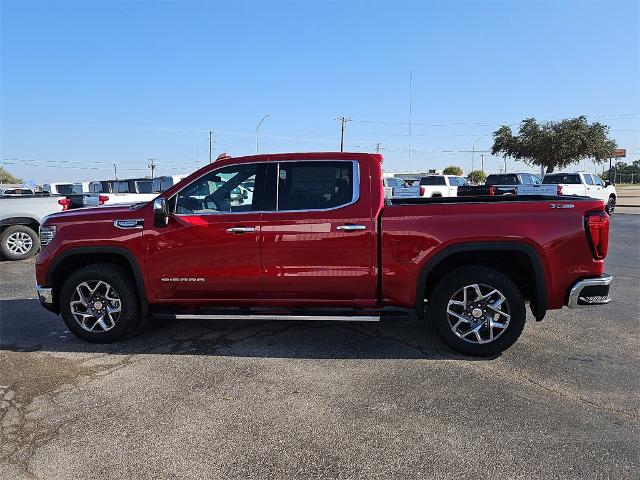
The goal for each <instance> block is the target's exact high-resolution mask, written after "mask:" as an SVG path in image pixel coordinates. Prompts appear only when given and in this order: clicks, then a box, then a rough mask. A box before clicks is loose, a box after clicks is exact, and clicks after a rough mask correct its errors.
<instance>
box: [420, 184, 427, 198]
mask: <svg viewBox="0 0 640 480" xmlns="http://www.w3.org/2000/svg"><path fill="white" fill-rule="evenodd" d="M425 190H426V189H425V188H424V186H422V185H421V186H420V196H421V197H424V192H425Z"/></svg>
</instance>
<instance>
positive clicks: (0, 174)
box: [0, 167, 22, 183]
mask: <svg viewBox="0 0 640 480" xmlns="http://www.w3.org/2000/svg"><path fill="white" fill-rule="evenodd" d="M20 182H22V180H20V179H19V178H18V177H14V176H13V175H11V174H10V173H9V172H7V171H6V170H5V169H4V167H0V183H20Z"/></svg>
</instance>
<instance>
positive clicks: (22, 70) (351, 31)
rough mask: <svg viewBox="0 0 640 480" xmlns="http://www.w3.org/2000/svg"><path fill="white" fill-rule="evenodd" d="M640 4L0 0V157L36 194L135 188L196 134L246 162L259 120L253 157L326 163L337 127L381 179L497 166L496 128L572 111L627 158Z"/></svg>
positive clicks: (179, 157)
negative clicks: (321, 155)
mask: <svg viewBox="0 0 640 480" xmlns="http://www.w3.org/2000/svg"><path fill="white" fill-rule="evenodd" d="M639 5H640V2H625V3H618V2H612V1H603V2H574V1H556V2H551V1H538V2H520V1H506V2H485V1H474V2H458V1H449V2H428V1H424V2H410V3H404V2H388V3H387V2H303V1H299V2H284V3H280V2H270V1H262V2H254V3H251V2H242V1H236V2H230V3H225V2H213V1H211V2H186V1H182V2H150V1H134V2H114V1H103V2H98V1H84V2H79V1H77V2H55V1H47V2H32V1H21V2H8V1H2V2H1V4H0V8H1V10H0V17H1V20H0V22H1V24H0V26H1V30H2V32H1V37H0V39H1V42H2V44H1V48H2V50H1V60H0V62H1V63H0V65H1V74H2V76H1V84H0V100H1V105H0V121H1V125H0V134H1V146H0V153H1V158H2V160H1V163H2V165H3V166H4V167H5V168H6V169H8V170H9V171H11V172H12V173H14V174H15V175H17V176H18V177H21V178H23V179H33V180H35V181H36V182H37V183H40V184H41V183H47V182H52V181H80V180H94V179H107V178H112V177H113V175H114V166H113V165H114V164H116V168H117V175H118V177H120V178H123V177H135V176H144V175H148V174H149V169H148V167H147V165H148V159H149V158H154V159H155V163H156V165H157V169H156V174H159V175H163V174H178V173H189V172H191V171H194V170H195V169H196V168H198V167H199V166H202V165H204V164H205V163H207V162H208V156H209V153H208V150H209V142H208V136H209V133H208V132H209V130H212V131H213V140H214V141H213V156H214V158H215V157H216V156H217V155H218V154H220V153H221V152H226V153H228V154H230V155H233V156H240V155H248V154H253V153H255V151H256V125H257V124H258V122H259V121H260V120H261V119H262V118H263V117H264V116H265V115H267V114H268V115H269V117H267V118H266V119H265V120H264V122H263V123H262V126H261V127H260V152H261V153H268V152H297V151H336V150H338V149H339V145H340V122H339V121H338V120H337V119H338V117H340V116H345V117H347V118H350V119H351V121H349V122H347V124H346V132H345V150H348V151H366V152H373V151H375V150H376V148H377V147H378V144H380V145H379V148H380V151H381V153H383V154H384V156H385V160H384V164H383V166H384V168H385V169H386V170H396V171H416V170H418V171H424V170H426V169H431V168H443V167H445V166H447V165H451V164H453V165H459V166H461V167H463V169H464V170H465V171H467V172H468V171H469V170H470V169H471V167H472V166H473V167H474V168H476V169H478V168H479V166H480V155H482V154H483V152H484V155H485V158H484V164H485V170H486V171H488V172H491V171H494V172H497V171H498V169H499V168H501V167H502V165H503V164H504V163H503V160H502V159H501V158H498V157H492V156H490V155H489V154H488V152H487V151H488V150H490V149H491V145H492V138H491V134H492V132H493V131H494V130H496V129H497V128H498V127H499V126H500V125H501V124H509V125H513V126H514V128H517V124H518V123H519V122H520V121H521V120H522V119H524V118H527V117H535V118H537V119H539V120H545V121H547V120H561V119H563V118H568V117H573V116H577V115H582V114H584V115H587V116H588V118H589V120H590V121H600V122H603V123H606V124H607V125H609V126H610V128H611V130H610V136H611V137H613V138H614V139H615V140H616V141H617V142H618V144H619V146H620V147H625V148H627V159H626V161H628V162H630V161H632V160H636V159H638V158H640V74H639V72H640V64H639V53H640V49H639V43H640V30H639V29H640V27H639V25H640V10H639V8H640V7H639ZM410 77H411V79H412V81H411V82H410ZM410 85H411V88H410ZM410 106H411V108H410ZM409 124H411V125H409ZM409 132H411V133H410V134H409ZM474 150H475V151H476V152H477V153H473V151H474ZM472 164H473V165H472ZM577 167H580V168H586V169H588V170H590V171H592V170H593V168H594V166H593V164H592V163H591V162H584V164H583V165H578V166H577ZM508 168H509V170H527V171H535V169H532V168H530V167H528V166H526V165H524V164H521V163H517V162H514V161H512V160H509V165H508Z"/></svg>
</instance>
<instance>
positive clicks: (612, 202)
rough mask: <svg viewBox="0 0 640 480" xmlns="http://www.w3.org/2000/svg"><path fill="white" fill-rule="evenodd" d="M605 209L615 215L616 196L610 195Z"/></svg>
mask: <svg viewBox="0 0 640 480" xmlns="http://www.w3.org/2000/svg"><path fill="white" fill-rule="evenodd" d="M604 209H605V211H606V212H607V213H608V214H609V215H613V211H614V210H615V209H616V197H615V196H613V195H610V196H609V200H608V201H607V205H606V206H605V207H604Z"/></svg>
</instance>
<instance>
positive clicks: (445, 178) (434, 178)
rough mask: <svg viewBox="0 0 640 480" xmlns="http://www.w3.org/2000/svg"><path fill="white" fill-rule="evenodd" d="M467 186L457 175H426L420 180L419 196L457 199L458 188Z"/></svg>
mask: <svg viewBox="0 0 640 480" xmlns="http://www.w3.org/2000/svg"><path fill="white" fill-rule="evenodd" d="M467 185H468V183H467V181H466V180H465V179H464V178H463V177H459V176H458V175H427V176H426V177H422V178H421V179H420V196H421V197H457V196H458V187H466V186H467Z"/></svg>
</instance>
